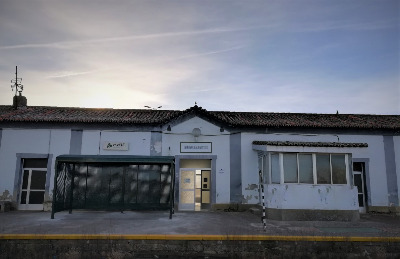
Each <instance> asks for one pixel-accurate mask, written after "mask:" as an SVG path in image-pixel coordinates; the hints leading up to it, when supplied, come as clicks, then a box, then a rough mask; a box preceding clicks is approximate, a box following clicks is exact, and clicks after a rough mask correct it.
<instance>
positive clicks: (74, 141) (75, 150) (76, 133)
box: [69, 129, 83, 155]
mask: <svg viewBox="0 0 400 259" xmlns="http://www.w3.org/2000/svg"><path fill="white" fill-rule="evenodd" d="M82 135H83V130H73V129H72V130H71V140H70V143H69V154H70V155H80V154H81V152H82Z"/></svg>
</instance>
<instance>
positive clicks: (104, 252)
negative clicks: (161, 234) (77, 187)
mask: <svg viewBox="0 0 400 259" xmlns="http://www.w3.org/2000/svg"><path fill="white" fill-rule="evenodd" d="M399 256H400V242H335V241H327V242H308V241H275V240H269V241H229V240H227V241H225V240H224V241H220V240H215V241H204V240H123V239H121V240H0V258H32V259H36V258H38V259H39V258H40V259H41V258H61V259H62V258H68V259H71V258H72V259H74V258H365V257H368V258H399Z"/></svg>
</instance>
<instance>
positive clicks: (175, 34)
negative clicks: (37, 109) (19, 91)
mask: <svg viewBox="0 0 400 259" xmlns="http://www.w3.org/2000/svg"><path fill="white" fill-rule="evenodd" d="M262 28H265V26H258V27H247V28H214V29H207V30H193V31H182V32H166V33H154V34H144V35H131V36H124V37H108V38H100V39H91V40H78V41H62V42H50V43H36V44H15V45H9V46H0V50H10V49H22V48H61V49H62V48H76V47H82V45H92V44H96V43H108V42H116V41H132V40H142V39H157V38H167V37H181V36H194V35H202V34H217V33H229V32H238V31H247V30H257V29H262Z"/></svg>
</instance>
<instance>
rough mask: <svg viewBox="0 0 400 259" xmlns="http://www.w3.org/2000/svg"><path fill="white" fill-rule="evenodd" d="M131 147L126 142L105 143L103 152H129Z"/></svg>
mask: <svg viewBox="0 0 400 259" xmlns="http://www.w3.org/2000/svg"><path fill="white" fill-rule="evenodd" d="M128 149H129V145H128V143H126V142H113V141H104V142H103V150H118V151H128Z"/></svg>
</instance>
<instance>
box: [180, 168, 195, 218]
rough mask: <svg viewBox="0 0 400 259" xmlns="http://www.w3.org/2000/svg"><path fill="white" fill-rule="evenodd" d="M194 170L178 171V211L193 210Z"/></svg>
mask: <svg viewBox="0 0 400 259" xmlns="http://www.w3.org/2000/svg"><path fill="white" fill-rule="evenodd" d="M195 175H196V171H195V170H187V169H181V170H180V179H179V206H178V208H179V210H195Z"/></svg>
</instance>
